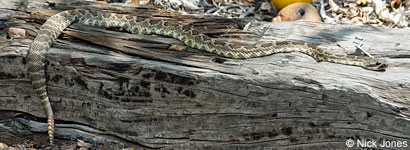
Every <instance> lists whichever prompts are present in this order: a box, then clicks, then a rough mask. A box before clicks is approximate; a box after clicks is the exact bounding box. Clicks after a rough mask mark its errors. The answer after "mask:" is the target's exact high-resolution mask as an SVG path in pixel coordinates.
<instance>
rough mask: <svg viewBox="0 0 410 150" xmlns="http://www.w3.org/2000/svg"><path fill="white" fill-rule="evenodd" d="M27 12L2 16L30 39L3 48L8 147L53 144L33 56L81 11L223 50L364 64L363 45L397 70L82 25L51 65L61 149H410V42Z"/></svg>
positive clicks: (319, 29) (206, 21) (1, 107)
mask: <svg viewBox="0 0 410 150" xmlns="http://www.w3.org/2000/svg"><path fill="white" fill-rule="evenodd" d="M17 2H18V1H12V2H11V3H8V4H7V7H12V8H11V9H10V8H4V7H2V8H0V11H1V13H3V14H5V13H8V14H13V15H12V18H11V19H7V18H6V15H5V16H1V17H2V18H3V19H2V20H3V22H2V23H3V25H2V28H3V31H7V28H9V27H17V28H23V29H26V31H27V34H28V37H24V38H15V39H6V38H1V45H0V112H1V113H0V119H1V120H0V133H4V134H3V136H4V135H12V134H14V135H15V137H16V138H24V137H26V136H31V135H41V136H42V137H43V138H42V139H43V142H44V143H47V138H46V124H45V113H44V111H43V108H42V107H41V105H40V104H39V103H37V101H38V98H37V96H36V95H35V93H34V92H33V90H32V87H31V85H30V81H29V79H28V77H27V68H26V67H25V55H26V53H27V50H28V46H29V45H30V43H31V42H32V39H33V37H34V36H35V35H36V32H37V30H38V28H39V26H41V24H42V23H43V22H44V21H45V19H47V18H48V17H49V16H50V15H52V14H54V13H56V12H59V11H62V10H64V9H72V8H74V7H79V6H80V4H81V7H85V8H93V9H104V10H109V11H113V12H117V13H130V14H133V15H138V16H142V17H150V18H154V19H165V20H169V21H172V22H175V23H182V24H184V25H189V26H192V27H194V28H196V29H197V30H198V31H201V32H204V33H206V34H207V35H209V36H211V37H218V39H221V42H224V41H230V42H234V43H238V44H249V43H252V41H269V40H270V41H271V40H302V41H307V42H311V43H315V44H319V45H320V46H321V47H322V48H324V49H326V50H328V51H331V52H334V53H339V54H343V53H353V52H354V49H355V44H354V41H355V38H356V37H357V38H365V39H366V41H365V42H364V49H366V50H368V52H369V53H370V54H372V55H373V56H375V57H381V58H385V59H386V60H387V61H388V62H389V68H388V69H387V71H385V72H375V71H369V70H365V69H362V68H360V67H352V66H346V65H339V64H332V63H326V62H320V63H317V62H315V61H314V60H313V59H312V58H310V57H309V56H306V55H303V54H299V53H290V54H276V55H272V56H267V57H262V58H254V59H246V60H234V59H227V58H222V57H219V56H217V55H214V54H209V53H206V52H202V51H199V50H196V49H191V48H186V49H184V47H183V44H182V43H181V42H179V41H177V40H174V39H172V38H166V37H161V36H155V35H135V34H129V33H124V32H121V30H120V29H110V30H107V29H100V28H94V27H87V26H83V25H79V24H73V25H71V26H70V27H69V28H67V29H66V30H65V32H64V33H63V35H62V36H61V37H60V38H59V39H58V40H57V41H56V42H54V45H53V46H52V48H51V49H50V51H49V52H48V55H47V57H48V58H47V59H48V65H47V69H46V72H47V74H48V75H47V80H48V84H47V85H48V91H49V94H50V97H51V103H52V107H53V109H54V112H55V116H56V132H55V133H56V135H55V136H56V138H57V139H60V140H61V139H82V140H85V141H87V142H90V143H94V144H97V145H110V146H112V147H120V146H121V145H125V146H126V147H135V148H141V149H150V148H152V149H157V148H164V149H206V148H207V149H270V148H272V149H345V148H347V147H346V144H345V143H346V141H347V140H348V139H353V140H354V141H357V140H375V141H377V142H378V143H381V142H382V141H383V140H387V141H406V142H407V148H408V147H409V144H410V143H409V142H410V110H409V108H410V42H409V41H408V39H409V35H410V30H407V29H387V28H376V27H371V26H359V25H331V24H324V23H312V22H278V23H269V22H255V21H243V20H234V19H226V18H219V17H209V16H208V17H204V16H202V17H194V16H187V15H180V14H178V13H175V12H169V11H161V10H156V9H151V8H147V7H138V8H135V7H130V6H122V5H102V4H98V3H80V2H73V3H70V4H67V3H58V2H50V1H48V2H49V4H50V6H52V7H53V9H47V10H45V9H34V8H29V7H28V6H32V7H33V6H36V7H37V6H38V5H43V3H44V1H40V2H38V1H37V2H35V3H34V2H33V1H28V4H25V5H27V6H26V7H25V9H24V11H22V10H21V8H20V7H21V5H18V4H19V3H17ZM41 2H43V3H41ZM0 3H1V2H0ZM51 4H52V5H51ZM3 6H4V5H3ZM18 7H19V8H18ZM37 8H38V7H37ZM17 9H19V11H17ZM29 14H31V15H29ZM22 16H26V17H22ZM27 16H29V17H27ZM4 20H6V21H4ZM4 23H6V25H4ZM244 28H246V30H245V29H244ZM3 35H4V32H3ZM262 35H263V36H262ZM244 37H245V38H244ZM170 47H182V50H175V49H173V48H170ZM176 49H179V48H176ZM0 142H1V141H0ZM355 146H356V145H355ZM402 146H403V145H402ZM402 148H403V147H402ZM403 149H405V148H403Z"/></svg>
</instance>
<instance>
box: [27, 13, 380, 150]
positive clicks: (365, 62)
mask: <svg viewBox="0 0 410 150" xmlns="http://www.w3.org/2000/svg"><path fill="white" fill-rule="evenodd" d="M74 22H77V23H80V24H84V25H91V26H96V27H104V28H111V27H120V28H122V29H125V30H126V31H128V32H130V33H137V34H157V35H163V36H168V37H173V38H175V39H178V40H180V41H182V42H184V43H185V44H186V45H188V46H190V47H192V48H197V49H200V50H204V51H207V52H210V53H215V54H217V55H220V56H223V57H229V58H235V59H245V58H252V57H261V56H267V55H271V54H275V53H289V52H301V53H304V54H307V55H309V56H311V57H313V58H314V59H315V60H316V61H318V62H320V61H328V62H332V63H339V64H345V65H353V66H361V67H364V68H366V69H370V70H384V69H385V68H386V67H387V64H386V63H383V61H381V60H379V59H372V58H365V57H357V56H338V55H333V54H330V53H327V52H325V51H323V50H322V49H319V48H317V47H316V46H313V45H310V44H308V43H294V42H272V43H271V44H270V45H268V46H263V47H260V46H258V47H251V48H245V47H240V48H232V47H230V46H229V45H220V44H215V43H214V41H213V40H211V39H210V38H209V37H207V36H205V35H202V34H198V35H194V34H193V32H192V30H186V29H184V28H183V27H182V26H176V25H170V24H168V23H167V22H165V21H160V22H157V23H153V22H152V21H151V20H149V19H143V18H138V17H136V16H129V15H120V14H114V13H103V12H99V11H90V10H86V9H75V10H67V11H63V12H60V13H58V14H56V15H54V16H51V17H50V18H49V19H48V20H47V21H46V22H45V23H44V24H43V25H42V26H41V28H40V30H39V32H38V35H37V36H36V37H35V39H34V41H33V43H32V44H31V46H30V48H29V51H28V55H27V60H28V64H27V65H28V74H29V76H30V79H31V82H32V85H33V88H34V91H35V92H36V93H37V94H38V96H39V97H40V99H41V103H42V106H43V107H44V109H45V111H46V113H47V117H48V121H47V127H48V135H49V140H50V144H53V137H54V115H53V110H52V108H51V104H50V101H49V97H48V94H47V90H46V76H45V70H44V69H45V62H46V58H45V53H46V52H47V51H48V49H50V47H51V45H52V43H53V41H54V40H55V39H56V38H57V37H58V36H59V35H60V34H61V32H62V31H63V30H64V29H65V28H66V27H67V26H69V25H70V24H72V23H74Z"/></svg>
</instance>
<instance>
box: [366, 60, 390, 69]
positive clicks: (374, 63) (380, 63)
mask: <svg viewBox="0 0 410 150" xmlns="http://www.w3.org/2000/svg"><path fill="white" fill-rule="evenodd" d="M388 66H389V65H388V64H387V62H386V60H383V59H372V60H369V61H368V63H367V64H366V65H365V66H364V67H365V68H366V69H369V70H374V71H385V70H386V68H387V67H388Z"/></svg>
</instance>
